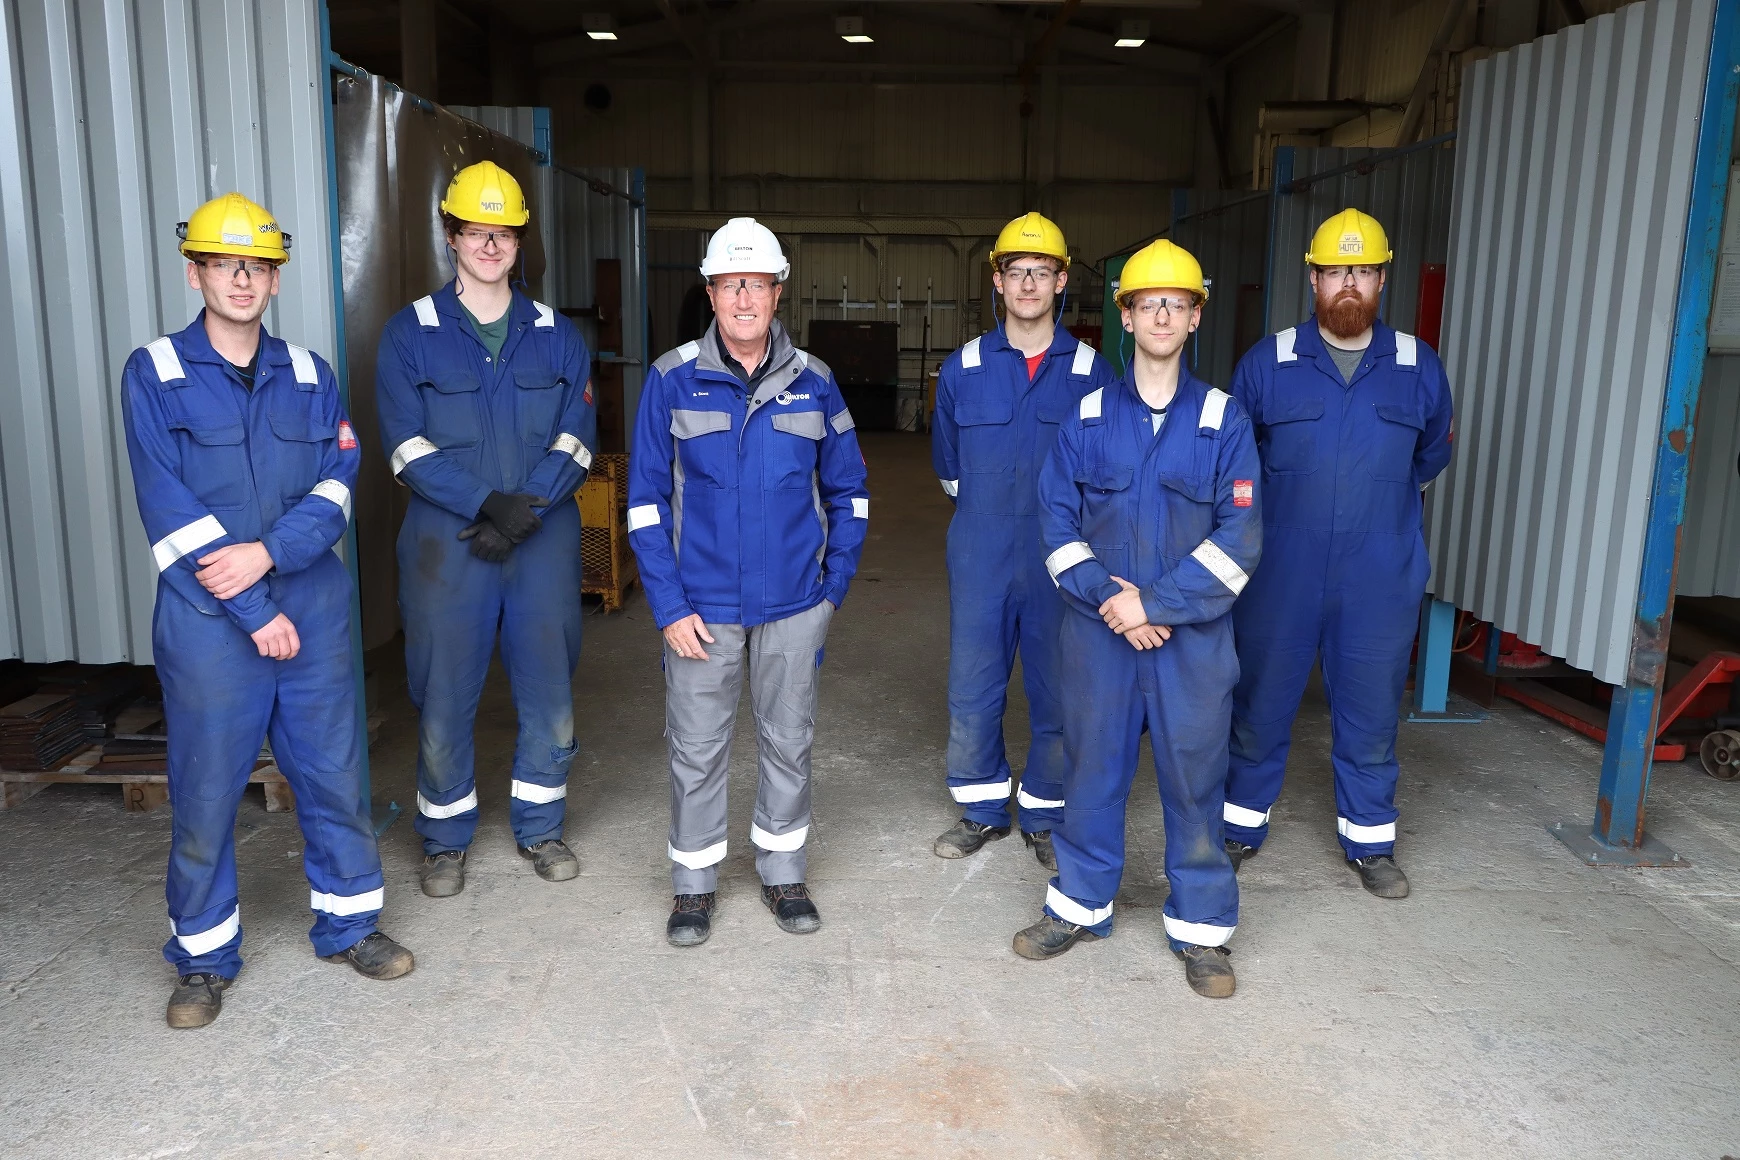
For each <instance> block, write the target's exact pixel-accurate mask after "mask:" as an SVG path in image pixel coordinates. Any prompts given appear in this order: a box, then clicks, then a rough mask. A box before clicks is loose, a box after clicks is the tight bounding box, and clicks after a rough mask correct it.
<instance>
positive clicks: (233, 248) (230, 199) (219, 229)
mask: <svg viewBox="0 0 1740 1160" xmlns="http://www.w3.org/2000/svg"><path fill="white" fill-rule="evenodd" d="M175 236H176V237H178V238H180V239H181V253H182V255H183V256H184V257H185V256H188V255H192V254H235V255H237V256H239V257H243V258H258V259H259V260H260V261H262V262H288V261H289V260H290V235H289V234H287V233H285V232H284V231H283V230H282V229H280V228H279V227H278V222H277V220H276V219H275V218H273V217H272V215H271V214H270V213H269V212H267V210H266V207H265V206H263V205H258V204H256V203H254V202H251V201H249V200H248V199H247V198H245V197H243V196H242V195H241V194H239V193H226V194H224V195H223V196H222V197H214V198H212V199H211V200H210V201H208V202H206V203H205V204H204V205H202V206H200V207H199V208H198V209H196V210H194V211H193V216H192V217H190V218H188V219H187V220H186V221H184V222H180V223H177V225H176V227H175Z"/></svg>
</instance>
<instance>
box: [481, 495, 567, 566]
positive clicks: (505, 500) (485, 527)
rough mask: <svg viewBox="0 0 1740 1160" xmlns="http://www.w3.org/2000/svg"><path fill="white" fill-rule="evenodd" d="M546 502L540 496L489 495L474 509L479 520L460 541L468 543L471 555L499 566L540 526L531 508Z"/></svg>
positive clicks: (547, 502)
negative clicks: (469, 542)
mask: <svg viewBox="0 0 1740 1160" xmlns="http://www.w3.org/2000/svg"><path fill="white" fill-rule="evenodd" d="M549 506H550V501H549V500H548V499H546V498H545V497H543V496H541V495H504V494H503V493H501V492H499V491H492V492H490V493H489V498H487V499H485V500H484V501H483V506H482V507H481V508H480V509H478V513H477V514H478V515H479V516H481V517H483V518H481V519H479V520H478V521H477V522H476V523H474V524H471V525H469V526H467V527H466V528H465V529H464V530H462V531H461V532H460V533H459V538H460V539H462V540H470V541H471V554H472V555H473V556H476V557H477V558H478V559H479V560H484V561H487V562H488V563H491V564H499V563H501V562H502V561H503V560H505V559H507V558H508V553H509V552H511V551H513V549H514V545H516V544H520V543H523V542H525V540H526V539H527V538H529V537H530V536H531V534H532V533H533V532H535V531H537V530H538V529H539V528H541V527H543V526H544V521H543V520H541V519H539V518H538V514H537V513H536V512H534V511H533V510H532V509H533V508H540V507H549Z"/></svg>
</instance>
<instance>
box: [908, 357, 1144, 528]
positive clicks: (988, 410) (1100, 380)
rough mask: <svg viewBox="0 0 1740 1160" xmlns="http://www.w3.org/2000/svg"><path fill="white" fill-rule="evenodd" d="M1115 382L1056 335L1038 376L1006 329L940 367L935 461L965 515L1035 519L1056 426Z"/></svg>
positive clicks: (1101, 364) (1107, 370)
mask: <svg viewBox="0 0 1740 1160" xmlns="http://www.w3.org/2000/svg"><path fill="white" fill-rule="evenodd" d="M1115 382H1117V377H1116V376H1115V375H1114V374H1113V373H1112V368H1111V365H1110V364H1109V363H1107V362H1106V360H1105V359H1104V358H1101V357H1100V353H1099V352H1098V351H1096V350H1095V349H1094V348H1093V347H1091V346H1089V345H1088V344H1087V343H1085V342H1080V341H1077V340H1076V339H1075V337H1074V336H1072V335H1071V334H1070V333H1069V332H1068V331H1067V330H1064V329H1063V328H1062V327H1058V329H1057V332H1056V333H1055V334H1054V335H1053V336H1052V340H1051V347H1050V349H1049V350H1047V351H1046V352H1045V360H1044V361H1043V362H1041V363H1040V364H1039V372H1038V373H1037V374H1035V375H1034V376H1033V377H1032V378H1031V379H1029V378H1028V375H1027V356H1026V355H1024V354H1022V353H1021V352H1020V351H1019V350H1016V349H1015V348H1014V347H1013V346H1010V345H1009V339H1008V337H1007V336H1005V335H1004V333H1003V331H1002V329H1001V328H999V329H997V330H993V331H991V332H990V333H989V334H982V335H980V336H979V337H977V338H975V339H973V340H972V341H970V342H968V343H967V344H966V345H965V346H963V347H961V348H960V349H959V350H957V351H955V352H954V353H953V354H951V355H949V357H948V358H946V359H944V360H943V365H942V368H941V369H940V370H939V371H938V372H937V383H936V412H935V414H934V415H932V417H931V427H930V432H931V434H930V455H931V464H932V466H933V467H935V468H936V475H937V478H938V479H939V480H941V481H942V488H943V491H945V492H947V493H948V495H949V496H950V497H952V498H953V499H954V501H955V505H956V508H957V510H959V511H960V512H961V513H962V514H967V515H972V514H979V515H993V516H1031V515H1033V514H1035V513H1036V512H1037V511H1038V510H1039V472H1040V469H1041V468H1042V467H1043V466H1044V465H1045V457H1046V456H1047V455H1049V454H1051V444H1052V441H1053V440H1054V439H1056V438H1057V425H1058V424H1059V423H1060V422H1062V421H1063V418H1064V416H1066V415H1068V414H1069V413H1070V412H1071V411H1072V410H1074V408H1075V405H1076V404H1077V403H1078V402H1079V401H1080V400H1081V397H1082V396H1083V395H1085V394H1087V393H1088V392H1089V391H1091V390H1094V389H1095V388H1098V387H1103V386H1106V385H1107V384H1109V383H1115Z"/></svg>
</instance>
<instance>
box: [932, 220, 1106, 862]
mask: <svg viewBox="0 0 1740 1160" xmlns="http://www.w3.org/2000/svg"><path fill="white" fill-rule="evenodd" d="M991 265H992V267H993V271H992V274H991V280H992V283H993V284H994V285H995V286H996V289H997V293H998V294H1000V295H1001V296H1002V298H1003V308H1004V318H1003V324H1002V325H1001V326H1000V327H998V328H997V329H995V330H992V331H990V332H989V333H987V334H983V335H980V336H979V337H978V338H975V339H973V340H972V341H971V342H969V343H967V344H966V345H965V346H963V347H961V349H960V350H957V351H955V352H954V353H953V354H951V355H950V356H949V357H948V358H947V359H946V360H945V361H944V362H943V365H942V369H941V371H940V372H939V373H938V375H937V389H936V415H935V417H934V418H933V420H932V422H931V460H932V463H933V464H934V466H935V467H936V473H937V478H938V479H940V480H941V481H942V487H943V491H945V492H946V493H948V495H949V497H950V498H951V499H953V500H954V501H955V516H954V519H953V520H951V521H950V522H949V537H948V568H949V747H948V785H949V795H950V796H951V797H953V798H954V800H955V801H956V802H957V803H958V804H959V805H960V806H961V807H962V816H961V819H960V820H959V821H957V822H956V823H955V824H954V826H952V827H951V828H950V829H949V830H948V831H946V832H945V833H944V834H943V835H942V836H941V837H939V838H937V840H936V843H935V845H934V847H933V848H934V849H935V851H936V854H937V857H939V858H965V857H967V856H968V855H970V854H975V853H977V852H978V851H979V850H980V849H981V848H982V847H983V846H984V845H985V843H986V842H990V841H995V840H996V839H998V838H1004V837H1007V836H1008V834H1009V823H1010V814H1009V795H1010V791H1011V790H1012V789H1013V788H1014V786H1013V774H1012V771H1011V770H1010V768H1009V758H1008V755H1007V754H1006V753H1005V751H1004V745H1003V710H1004V705H1005V702H1006V701H1007V699H1008V693H1009V674H1010V673H1011V671H1012V670H1013V669H1014V665H1015V650H1016V649H1017V648H1018V647H1019V649H1020V650H1021V672H1022V678H1023V681H1022V683H1023V684H1024V685H1025V686H1026V690H1027V711H1028V722H1029V725H1030V730H1029V732H1030V737H1031V740H1030V741H1029V743H1028V747H1027V764H1026V766H1025V767H1024V768H1023V769H1022V772H1021V788H1020V791H1019V792H1018V793H1016V795H1015V800H1016V804H1017V807H1018V810H1019V816H1020V822H1021V837H1022V839H1023V840H1024V841H1026V843H1027V844H1028V845H1029V846H1030V847H1032V849H1033V853H1034V855H1035V856H1036V857H1037V858H1038V859H1039V861H1040V863H1041V864H1042V865H1044V866H1045V867H1046V868H1047V869H1049V870H1056V869H1057V859H1056V857H1055V856H1054V855H1053V853H1052V844H1051V834H1052V829H1053V828H1054V827H1055V826H1056V825H1057V823H1058V822H1059V821H1061V820H1062V817H1063V760H1064V759H1063V708H1062V706H1061V705H1060V704H1059V703H1058V687H1057V681H1058V677H1057V665H1058V659H1057V632H1058V626H1059V625H1060V624H1061V623H1062V620H1063V600H1062V599H1061V598H1060V597H1059V596H1058V594H1057V586H1056V585H1055V584H1053V583H1052V582H1051V577H1050V576H1048V575H1047V574H1046V571H1045V550H1044V548H1043V547H1042V546H1041V542H1040V538H1039V515H1038V511H1039V469H1040V467H1041V465H1042V464H1044V462H1045V457H1046V456H1047V455H1048V454H1050V452H1051V444H1052V441H1053V440H1054V439H1056V437H1057V425H1058V423H1059V422H1060V421H1062V419H1063V417H1064V416H1065V415H1068V414H1069V413H1070V412H1071V411H1073V410H1074V409H1075V405H1076V404H1077V403H1078V402H1079V401H1080V400H1081V397H1082V396H1083V395H1085V394H1087V393H1088V392H1089V391H1091V390H1094V389H1096V388H1098V387H1102V386H1105V385H1106V384H1108V383H1111V382H1113V381H1115V380H1114V378H1113V376H1112V371H1111V367H1110V366H1109V365H1108V364H1107V362H1106V360H1105V359H1103V358H1101V357H1100V356H1099V353H1098V352H1097V351H1095V350H1094V348H1093V347H1091V346H1089V345H1088V344H1087V343H1085V342H1078V341H1076V340H1075V339H1074V338H1072V337H1071V336H1070V334H1069V332H1068V331H1066V330H1064V329H1063V328H1062V327H1060V326H1058V325H1057V316H1058V313H1059V312H1058V309H1057V305H1058V300H1059V298H1060V297H1061V296H1062V294H1063V293H1064V290H1065V287H1066V286H1067V285H1068V283H1069V248H1068V246H1066V245H1065V244H1064V238H1063V231H1062V230H1060V229H1058V228H1057V226H1056V225H1055V224H1054V223H1053V222H1051V221H1050V220H1049V219H1047V218H1045V217H1043V216H1042V215H1040V214H1037V213H1029V214H1025V215H1023V216H1021V217H1018V218H1016V219H1015V220H1014V221H1012V222H1010V223H1009V224H1008V225H1006V226H1004V227H1003V232H1002V233H1001V234H999V235H998V236H997V244H996V245H995V246H994V247H993V248H992V250H991Z"/></svg>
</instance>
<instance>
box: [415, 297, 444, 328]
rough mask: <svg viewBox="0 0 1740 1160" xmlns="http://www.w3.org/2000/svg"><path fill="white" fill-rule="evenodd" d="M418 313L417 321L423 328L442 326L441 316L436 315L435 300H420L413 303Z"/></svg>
mask: <svg viewBox="0 0 1740 1160" xmlns="http://www.w3.org/2000/svg"><path fill="white" fill-rule="evenodd" d="M411 305H412V307H414V308H415V309H416V311H417V321H418V322H419V323H420V324H421V325H423V326H440V325H441V316H440V315H439V314H437V313H435V299H433V298H419V299H417V301H415V302H413V303H411Z"/></svg>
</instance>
